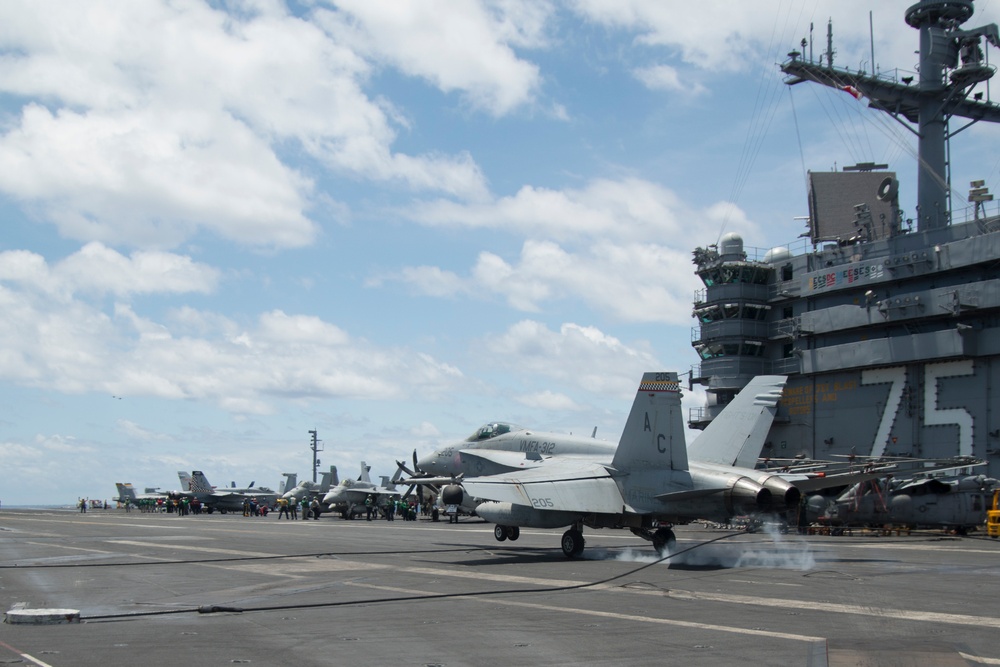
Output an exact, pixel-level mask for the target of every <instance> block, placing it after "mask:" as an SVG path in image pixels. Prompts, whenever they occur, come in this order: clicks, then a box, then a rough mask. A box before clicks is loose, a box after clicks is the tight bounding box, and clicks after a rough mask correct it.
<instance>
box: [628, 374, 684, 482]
mask: <svg viewBox="0 0 1000 667" xmlns="http://www.w3.org/2000/svg"><path fill="white" fill-rule="evenodd" d="M612 465H613V466H614V467H615V469H617V470H620V471H622V472H630V471H632V470H649V469H661V470H662V469H670V470H687V469H688V457H687V443H686V442H685V439H684V417H683V415H682V414H681V390H680V383H679V382H678V381H677V373H644V374H643V376H642V382H640V383H639V391H638V392H637V393H636V396H635V402H634V403H633V404H632V411H631V412H630V413H629V416H628V420H627V421H626V422H625V430H624V431H623V432H622V437H621V440H620V441H619V442H618V449H617V450H616V451H615V457H614V460H613V461H612Z"/></svg>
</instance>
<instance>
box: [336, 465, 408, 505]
mask: <svg viewBox="0 0 1000 667" xmlns="http://www.w3.org/2000/svg"><path fill="white" fill-rule="evenodd" d="M370 470H371V466H370V465H368V464H366V463H365V462H364V461H362V462H361V475H360V476H359V477H358V478H357V479H345V480H343V481H341V482H340V483H339V484H337V485H336V486H333V487H331V488H330V490H329V491H328V492H327V493H326V495H324V496H323V500H322V504H323V505H324V507H326V508H327V509H328V510H332V511H338V512H340V513H341V516H343V517H344V518H345V519H353V518H354V516H355V515H356V514H361V513H362V512H364V511H365V500H366V499H367V498H368V497H369V496H374V499H375V501H376V503H377V505H378V507H385V504H386V502H387V501H388V500H389V499H390V498H399V496H400V493H399V491H397V490H396V482H397V481H399V475H400V471H399V470H398V469H397V470H396V474H395V475H393V478H392V479H389V478H388V477H387V476H385V475H383V476H382V486H379V485H377V484H375V483H374V482H373V481H372V480H371V477H370V476H369V474H368V472H369V471H370Z"/></svg>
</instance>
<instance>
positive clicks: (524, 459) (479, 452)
mask: <svg viewBox="0 0 1000 667" xmlns="http://www.w3.org/2000/svg"><path fill="white" fill-rule="evenodd" d="M459 455H461V457H462V462H463V463H464V464H466V465H471V466H472V467H475V466H476V465H477V464H478V463H479V461H483V462H484V463H489V464H493V465H492V466H489V467H490V468H495V467H496V466H500V467H502V468H507V469H508V470H521V469H527V468H534V467H535V466H537V465H539V464H540V463H541V462H542V457H541V456H540V455H539V454H538V453H537V452H530V453H525V452H506V451H502V450H497V449H462V450H459ZM481 467H482V466H481Z"/></svg>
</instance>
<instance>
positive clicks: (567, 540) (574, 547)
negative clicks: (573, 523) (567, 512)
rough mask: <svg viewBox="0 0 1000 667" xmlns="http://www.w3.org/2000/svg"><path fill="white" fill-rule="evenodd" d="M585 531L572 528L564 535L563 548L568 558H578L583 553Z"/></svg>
mask: <svg viewBox="0 0 1000 667" xmlns="http://www.w3.org/2000/svg"><path fill="white" fill-rule="evenodd" d="M584 544H585V542H584V539H583V531H581V530H578V529H576V528H570V529H569V530H567V531H566V532H565V533H563V536H562V542H561V545H562V550H563V553H564V554H565V555H566V558H576V557H577V556H579V555H580V554H582V553H583V547H584Z"/></svg>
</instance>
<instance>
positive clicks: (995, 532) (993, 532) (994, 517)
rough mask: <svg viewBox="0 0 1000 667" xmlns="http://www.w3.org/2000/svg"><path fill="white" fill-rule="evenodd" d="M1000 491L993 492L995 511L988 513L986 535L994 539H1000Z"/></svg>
mask: <svg viewBox="0 0 1000 667" xmlns="http://www.w3.org/2000/svg"><path fill="white" fill-rule="evenodd" d="M998 501H1000V489H994V490H993V509H991V510H988V511H987V512H986V534H987V535H989V536H990V537H992V538H997V537H1000V507H997V504H998Z"/></svg>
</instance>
